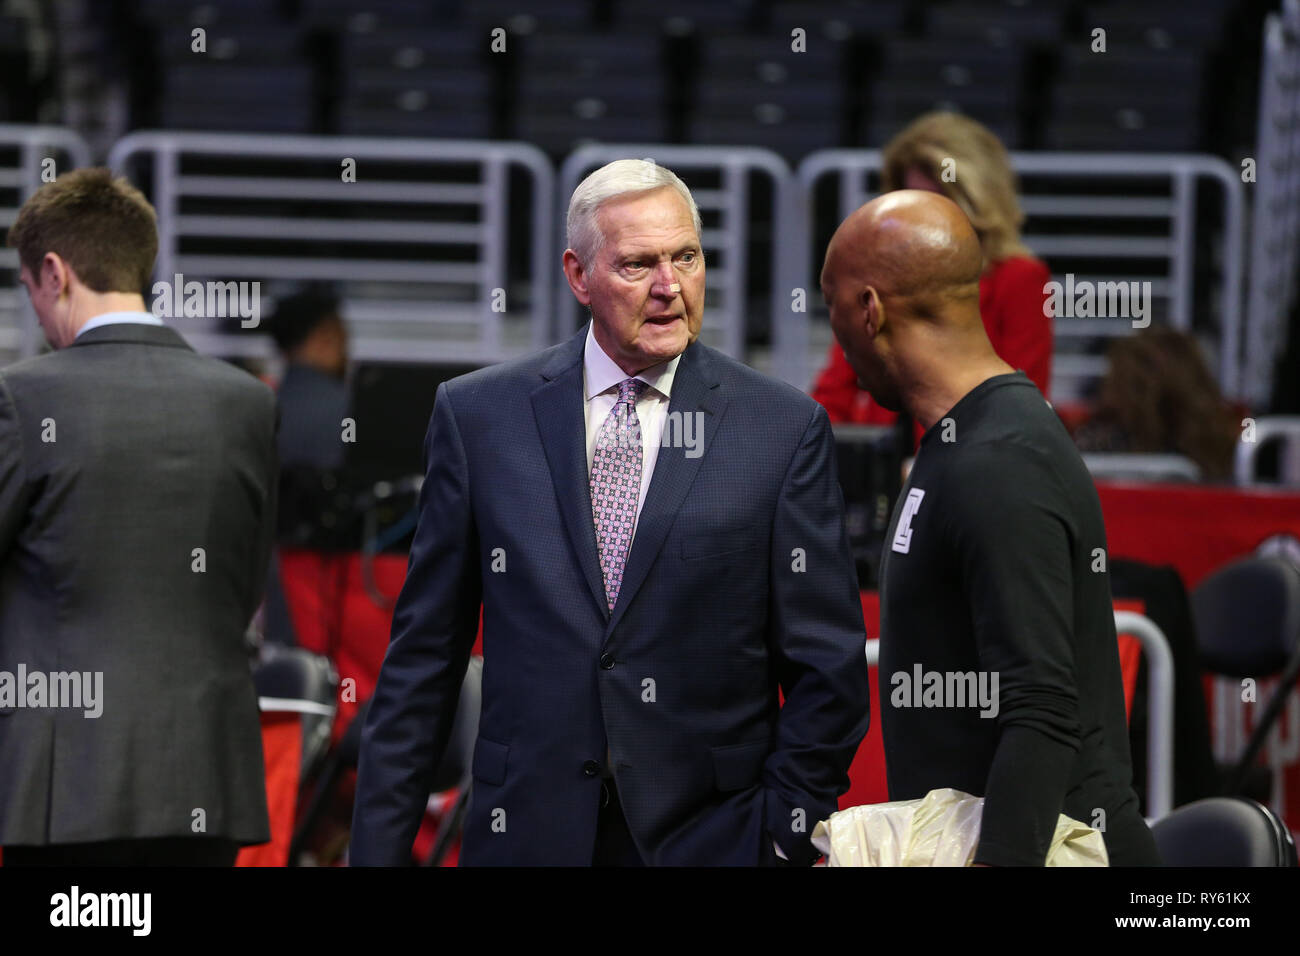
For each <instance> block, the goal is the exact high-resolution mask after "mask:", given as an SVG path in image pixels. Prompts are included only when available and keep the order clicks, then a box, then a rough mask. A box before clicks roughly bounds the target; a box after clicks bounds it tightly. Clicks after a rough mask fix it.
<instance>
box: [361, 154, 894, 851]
mask: <svg viewBox="0 0 1300 956" xmlns="http://www.w3.org/2000/svg"><path fill="white" fill-rule="evenodd" d="M700 233H701V229H700V216H699V211H698V209H697V208H696V205H695V201H694V199H693V198H692V197H691V194H690V191H689V190H688V189H687V188H686V186H685V184H684V183H683V182H682V181H681V180H680V179H679V178H678V177H677V176H676V175H674V174H673V173H672V172H671V171H670V170H668V169H665V168H663V167H662V166H658V165H656V164H654V163H652V162H649V161H643V160H619V161H617V162H614V163H610V164H609V165H607V166H604V167H603V168H601V169H599V170H597V171H596V172H594V173H592V174H591V175H590V176H588V177H587V178H586V179H585V180H584V181H583V182H582V183H581V184H580V185H579V186H578V188H577V189H576V190H575V191H574V194H573V197H572V200H571V201H570V204H569V212H568V241H569V246H570V248H568V249H566V250H565V253H564V271H565V275H566V277H567V279H568V282H569V286H570V287H571V289H572V290H573V294H574V296H575V297H576V298H577V299H578V301H579V302H580V303H582V304H583V305H584V306H587V307H588V308H589V309H590V311H591V316H592V321H591V322H590V323H589V324H588V325H587V327H585V328H584V329H583V330H582V331H581V332H580V333H578V334H577V335H575V336H574V337H573V338H572V339H570V340H569V341H568V342H565V343H563V344H561V345H557V346H555V347H553V348H550V349H547V350H546V351H544V352H541V353H539V354H537V355H534V356H531V357H528V358H525V359H522V360H519V361H514V362H507V363H505V364H502V365H497V366H493V367H490V368H485V369H481V370H479V371H477V372H473V373H471V374H469V375H465V376H462V377H460V378H457V379H453V380H452V381H449V382H447V383H445V384H443V385H441V386H440V387H439V389H438V394H437V399H436V404H435V408H434V412H433V417H432V420H431V421H430V424H429V432H428V437H427V440H426V453H427V459H428V461H427V477H426V480H425V483H424V487H423V489H422V491H421V498H420V518H419V526H418V528H417V530H416V533H415V539H414V542H413V544H412V547H411V557H410V567H409V570H408V572H407V578H406V583H405V586H404V587H403V589H402V592H401V596H400V598H399V600H398V604H397V609H396V613H395V617H394V620H393V633H392V640H391V643H390V645H389V648H388V654H387V656H386V657H385V660H384V665H383V670H382V672H381V674H380V677H379V682H378V686H377V687H376V690H375V695H374V698H373V700H372V702H371V706H370V711H369V716H368V719H367V722H366V727H365V732H364V735H363V738H362V745H361V766H360V778H359V781H358V786H357V798H356V810H355V815H354V820H353V838H352V862H353V864H356V865H396V864H403V863H406V862H409V860H410V853H411V844H412V841H413V838H414V836H415V833H416V829H417V827H418V825H419V822H420V817H421V814H422V812H423V809H424V806H425V803H426V800H427V797H428V793H429V786H430V781H431V778H432V775H433V771H434V769H435V766H436V764H437V763H438V761H439V760H440V759H441V758H442V754H443V752H444V750H445V749H446V746H447V741H448V737H449V733H450V730H451V724H452V719H453V717H454V714H455V710H456V703H457V698H458V695H459V690H460V686H461V681H462V679H463V676H464V674H465V670H466V666H467V662H468V659H469V655H470V651H471V647H472V645H473V643H474V636H475V631H476V626H477V623H478V615H479V605H480V602H481V603H482V608H483V657H484V668H483V709H482V716H481V720H480V725H479V737H478V740H477V743H476V746H475V750H474V756H473V766H472V772H473V778H474V779H473V788H472V794H471V798H470V803H469V809H468V813H467V816H466V822H465V829H464V835H463V844H462V850H461V857H460V859H461V862H462V863H464V864H467V865H548V864H549V865H568V866H574V865H583V866H585V865H738V866H756V865H774V864H777V863H778V862H782V861H786V862H788V863H790V864H794V865H808V864H810V863H812V862H814V861H815V860H816V858H817V856H818V853H817V851H816V850H815V849H814V848H813V846H812V844H811V842H810V840H809V837H810V835H811V832H812V828H813V825H814V824H815V823H816V822H817V821H818V820H821V819H824V818H825V817H827V816H828V815H829V814H830V813H832V812H833V811H834V810H835V809H836V798H837V797H838V796H839V795H840V794H841V793H843V792H844V791H845V790H846V789H847V787H848V777H847V770H848V767H849V764H850V762H851V761H852V759H853V755H854V753H855V751H856V750H857V747H858V744H859V743H860V742H861V740H862V738H863V736H864V735H865V734H866V730H867V720H868V693H869V691H868V681H867V665H866V660H865V658H864V654H863V642H864V640H865V633H864V629H863V622H862V609H861V605H860V603H859V597H858V583H857V577H856V574H855V571H854V566H853V561H852V558H851V556H850V553H849V547H848V540H847V536H846V533H845V529H844V521H843V499H842V496H841V494H840V489H839V485H838V483H837V479H836V469H835V452H834V445H833V442H832V436H831V429H830V425H829V422H828V420H827V417H826V413H825V412H824V411H823V410H822V408H821V406H819V405H818V404H817V403H815V402H814V401H813V400H812V399H810V398H809V397H808V396H806V395H804V394H803V393H802V392H800V391H798V390H797V389H794V388H792V387H790V386H788V385H785V384H783V383H780V382H777V381H774V380H772V379H769V378H767V377H765V376H763V375H760V374H759V373H757V372H755V371H753V370H752V369H750V368H748V367H747V366H745V365H742V364H740V363H739V362H736V361H734V360H733V359H731V358H728V357H727V356H725V355H723V354H721V353H719V352H717V351H715V350H713V349H711V348H709V347H707V346H705V345H703V344H701V343H699V342H697V341H696V339H697V337H698V336H699V332H700V325H701V320H702V314H703V309H704V275H705V266H704V256H703V251H702V249H701V241H700ZM778 690H779V691H780V692H782V693H783V694H784V696H785V701H784V706H781V705H780V700H779V697H778Z"/></svg>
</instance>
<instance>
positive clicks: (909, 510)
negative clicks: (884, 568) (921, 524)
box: [893, 488, 925, 554]
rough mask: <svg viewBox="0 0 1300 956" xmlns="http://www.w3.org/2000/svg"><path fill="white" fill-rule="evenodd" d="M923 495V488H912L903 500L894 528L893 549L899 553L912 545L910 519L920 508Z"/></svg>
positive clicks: (902, 552) (904, 552) (905, 551)
mask: <svg viewBox="0 0 1300 956" xmlns="http://www.w3.org/2000/svg"><path fill="white" fill-rule="evenodd" d="M924 497H925V492H924V491H923V490H921V489H920V488H913V489H912V490H911V491H909V492H908V493H907V500H906V501H904V502H903V513H902V514H901V515H899V516H898V527H897V528H896V529H895V530H894V544H893V550H894V551H897V552H898V553H899V554H907V551H908V549H909V548H910V547H911V546H912V519H913V518H915V517H916V513H917V512H918V511H920V510H921V499H922V498H924Z"/></svg>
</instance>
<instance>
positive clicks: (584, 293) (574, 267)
mask: <svg viewBox="0 0 1300 956" xmlns="http://www.w3.org/2000/svg"><path fill="white" fill-rule="evenodd" d="M564 278H565V279H567V280H568V282H569V288H570V289H572V290H573V297H574V298H575V299H577V300H578V302H579V303H580V304H581V305H588V306H589V305H591V293H590V292H589V291H588V290H587V270H586V269H584V268H583V267H582V263H581V262H580V261H579V260H578V254H577V253H576V252H574V251H573V250H572V249H565V250H564Z"/></svg>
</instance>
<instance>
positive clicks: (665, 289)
mask: <svg viewBox="0 0 1300 956" xmlns="http://www.w3.org/2000/svg"><path fill="white" fill-rule="evenodd" d="M650 291H651V292H652V293H653V294H655V295H658V296H662V297H664V298H665V299H671V298H672V297H673V296H675V295H677V293H679V292H681V291H682V287H681V284H680V283H679V282H678V281H677V273H676V272H674V271H673V267H672V263H669V262H661V263H659V265H658V266H656V267H655V276H654V286H653V287H652V288H651V290H650Z"/></svg>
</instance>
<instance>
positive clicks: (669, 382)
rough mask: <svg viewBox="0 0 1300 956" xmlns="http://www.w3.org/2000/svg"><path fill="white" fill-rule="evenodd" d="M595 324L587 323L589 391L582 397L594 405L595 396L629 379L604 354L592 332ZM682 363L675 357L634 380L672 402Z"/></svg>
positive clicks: (585, 357) (585, 364) (585, 363)
mask: <svg viewBox="0 0 1300 956" xmlns="http://www.w3.org/2000/svg"><path fill="white" fill-rule="evenodd" d="M594 322H595V320H594V319H593V320H592V321H591V322H588V323H587V344H586V347H585V349H584V351H583V370H584V372H585V374H584V376H583V381H584V382H585V387H586V394H585V395H584V396H583V397H584V398H585V399H586V400H587V401H591V399H592V398H593V397H594V396H596V395H599V394H601V393H602V392H606V391H608V390H609V389H611V388H613V387H614V386H616V385H618V383H619V382H621V381H623V380H624V379H626V378H628V377H629V376H628V374H627V373H626V372H624V371H623V370H622V369H621V368H619V367H618V364H617V363H615V361H614V360H613V359H612V358H610V357H609V356H608V355H606V354H605V350H604V349H603V348H601V347H600V343H599V342H597V341H596V336H595V334H594V333H593V332H592V326H593V325H594ZM681 359H682V357H681V356H680V355H677V356H674V357H673V358H671V359H669V360H668V361H667V362H660V363H659V364H658V365H652V366H651V367H650V368H648V369H645V370H643V371H641V372H638V373H637V374H636V375H633V376H631V377H632V378H639V379H641V381H643V382H645V383H646V384H647V385H649V386H650V388H652V389H654V390H655V391H656V392H658V393H659V394H660V395H662V396H663V397H664V398H665V399H669V398H672V392H673V378H674V376H676V374H677V363H678V362H680V361H681Z"/></svg>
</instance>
